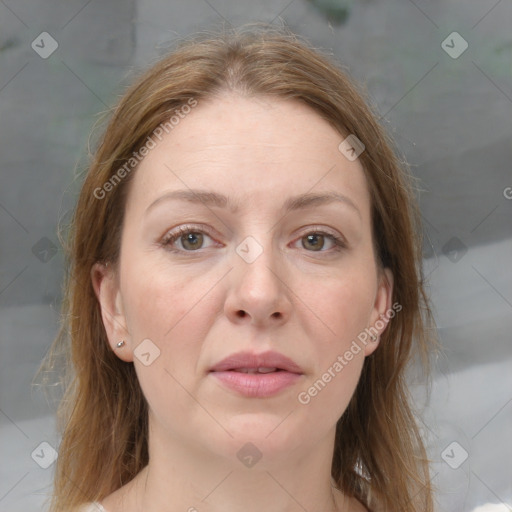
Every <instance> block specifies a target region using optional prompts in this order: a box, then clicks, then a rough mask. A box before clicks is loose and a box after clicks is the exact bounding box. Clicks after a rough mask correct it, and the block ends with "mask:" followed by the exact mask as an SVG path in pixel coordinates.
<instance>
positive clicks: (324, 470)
mask: <svg viewBox="0 0 512 512" xmlns="http://www.w3.org/2000/svg"><path fill="white" fill-rule="evenodd" d="M333 440H334V433H332V436H329V438H328V439H327V438H326V439H323V440H322V441H321V442H320V443H318V444H316V445H312V446H309V447H307V448H301V449H296V450H288V451H287V452H285V453H281V454H279V453H278V452H276V451H275V450H273V449H272V448H271V447H270V445H266V446H265V447H263V446H262V450H261V451H259V450H258V449H257V448H256V447H255V446H254V445H247V444H246V443H240V448H242V446H245V448H243V449H242V450H240V448H238V449H237V448H236V447H237V446H238V444H237V443H236V442H235V441H233V440H231V441H232V444H233V447H234V449H233V453H234V455H232V456H231V457H226V456H225V455H223V454H222V453H218V452H215V450H214V449H213V448H214V447H211V446H210V447H207V446H206V447H202V446H198V445H196V444H194V445H190V444H189V442H187V440H184V439H180V438H177V437H176V438H175V437H173V436H172V435H169V432H165V435H164V432H162V431H161V430H160V429H159V428H158V427H157V426H155V427H154V428H151V426H150V439H149V454H150V462H149V464H148V465H147V466H146V467H145V468H144V469H143V470H142V471H141V472H140V473H139V474H138V475H137V477H136V478H135V479H134V480H133V485H132V492H131V493H130V494H131V495H129V496H127V497H126V499H125V500H124V501H125V503H124V505H123V508H122V509H123V510H129V511H130V512H132V511H133V512H142V511H144V512H157V511H158V512H162V511H167V510H168V511H171V510H172V511H174V510H182V511H187V512H221V511H222V512H240V511H241V510H243V511H244V512H261V510H265V511H266V512H304V511H307V512H317V511H318V512H320V511H322V512H325V511H333V512H340V511H341V510H342V509H343V510H344V508H345V507H344V506H343V505H344V504H345V499H344V497H343V495H342V493H341V492H340V491H338V490H337V489H335V488H334V487H333V482H332V479H331V475H330V461H331V459H332V450H333V442H334V441H333ZM237 453H238V456H237ZM260 455H261V458H260V459H259V460H257V461H256V459H257V458H258V457H259V456H260ZM251 457H252V458H251ZM240 459H241V460H240Z"/></svg>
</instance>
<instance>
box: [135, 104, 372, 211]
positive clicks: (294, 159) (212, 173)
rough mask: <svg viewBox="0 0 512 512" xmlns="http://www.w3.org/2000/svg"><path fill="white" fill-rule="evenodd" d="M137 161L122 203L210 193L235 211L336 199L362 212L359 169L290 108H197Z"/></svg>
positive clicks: (307, 117) (308, 116) (308, 114)
mask: <svg viewBox="0 0 512 512" xmlns="http://www.w3.org/2000/svg"><path fill="white" fill-rule="evenodd" d="M168 131H169V133H164V135H163V136H161V137H160V138H161V140H158V139H157V138H156V137H154V136H153V137H152V138H153V140H154V142H155V145H154V147H153V148H152V149H151V150H150V151H149V153H148V154H147V156H145V157H144V159H143V160H142V162H141V164H140V165H139V167H138V169H137V171H136V172H135V176H134V180H133V183H132V187H131V191H130V195H129V203H130V204H131V205H132V206H135V207H142V206H143V205H145V206H146V207H147V205H149V204H150V203H151V202H153V201H154V200H155V199H157V198H158V197H159V196H161V195H162V193H163V192H164V191H165V192H168V191H172V190H186V189H188V188H194V189H208V190H211V189H215V190H217V191H218V192H220V193H222V194H223V195H225V196H228V197H231V198H232V199H233V204H236V206H237V207H238V209H239V210H240V209H242V210H243V208H244V206H247V208H249V207H250V208H254V207H255V206H256V205H260V206H264V205H268V204H269V203H272V202H274V203H276V204H277V203H281V204H282V203H284V202H285V201H286V199H287V198H288V197H291V196H294V195H299V194H304V193H306V192H310V193H319V192H322V191H329V192H339V193H342V194H344V195H346V196H348V197H351V198H352V200H353V201H354V202H355V203H358V205H359V207H360V209H362V210H363V211H364V210H368V209H369V208H368V203H369V195H368V190H367V185H366V178H365V176H364V172H363V168H362V166H361V164H360V162H359V161H358V160H354V161H349V160H348V159H347V158H346V157H345V156H344V155H343V154H342V153H341V152H340V151H339V149H338V146H339V144H340V142H341V141H342V140H343V139H344V138H345V136H344V135H341V134H339V133H338V132H337V131H336V130H335V129H334V128H333V127H332V126H331V125H330V124H329V123H328V122H327V121H326V120H324V119H323V118H322V117H321V116H320V115H319V114H318V113H317V112H315V111H314V110H313V109H312V108H310V107H309V106H307V105H305V104H303V103H301V102H299V101H295V100H286V99H276V98H268V97H256V98H245V97H241V96H239V95H236V94H223V95H221V96H219V97H215V98H210V99H208V100H200V101H198V105H197V106H195V107H194V108H193V109H191V110H190V112H189V113H188V114H186V115H183V116H182V118H180V120H179V122H178V123H177V124H175V125H174V127H173V128H172V129H171V130H168Z"/></svg>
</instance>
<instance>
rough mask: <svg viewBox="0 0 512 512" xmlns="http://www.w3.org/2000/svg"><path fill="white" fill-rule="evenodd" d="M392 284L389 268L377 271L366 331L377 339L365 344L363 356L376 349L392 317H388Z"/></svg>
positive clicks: (390, 309) (391, 298)
mask: <svg viewBox="0 0 512 512" xmlns="http://www.w3.org/2000/svg"><path fill="white" fill-rule="evenodd" d="M393 282H394V280H393V273H392V272H391V270H390V269H389V268H384V269H381V270H380V271H379V283H378V287H377V293H376V294H375V302H374V304H373V309H372V312H371V315H370V326H369V328H368V331H369V332H370V333H371V334H373V335H374V336H376V337H377V339H376V340H375V341H370V342H369V343H367V344H366V346H365V356H369V355H370V354H372V353H373V352H374V351H375V349H376V348H377V347H378V345H379V343H380V336H381V335H382V333H383V332H384V331H385V330H386V327H387V325H388V322H389V321H390V319H391V318H392V317H393V316H394V314H393V315H390V311H391V312H393V309H392V300H393ZM400 309H401V308H400Z"/></svg>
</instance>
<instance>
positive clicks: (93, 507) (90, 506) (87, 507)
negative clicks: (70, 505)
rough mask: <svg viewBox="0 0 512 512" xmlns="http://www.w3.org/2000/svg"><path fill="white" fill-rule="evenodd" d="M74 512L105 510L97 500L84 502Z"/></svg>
mask: <svg viewBox="0 0 512 512" xmlns="http://www.w3.org/2000/svg"><path fill="white" fill-rule="evenodd" d="M75 512H106V510H105V509H104V508H103V507H102V506H101V505H100V504H99V503H98V502H97V501H94V502H89V503H84V504H83V505H81V506H80V507H78V508H77V509H76V511H75Z"/></svg>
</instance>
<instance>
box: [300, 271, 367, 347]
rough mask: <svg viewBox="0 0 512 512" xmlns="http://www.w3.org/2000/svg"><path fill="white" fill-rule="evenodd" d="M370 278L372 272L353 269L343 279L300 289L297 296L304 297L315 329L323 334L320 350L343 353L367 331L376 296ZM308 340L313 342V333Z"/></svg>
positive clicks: (309, 285) (313, 283)
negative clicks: (343, 350)
mask: <svg viewBox="0 0 512 512" xmlns="http://www.w3.org/2000/svg"><path fill="white" fill-rule="evenodd" d="M371 276H372V272H371V269H361V271H358V270H357V268H356V269H354V270H351V271H350V272H347V273H346V276H344V277H337V276H335V277H332V278H323V279H321V280H320V281H319V282H320V285H319V284H318V282H316V283H315V282H311V283H305V284H303V285H302V287H303V288H302V291H301V293H300V294H298V295H299V296H300V297H305V300H304V303H305V304H306V305H307V306H308V308H309V309H310V313H309V314H310V316H311V318H314V319H315V320H314V323H315V326H316V327H317V328H318V327H319V326H320V329H321V330H322V332H323V333H326V335H324V336H321V337H320V339H323V340H325V342H324V343H323V346H322V347H321V348H322V350H326V351H327V352H332V350H334V349H336V350H342V349H343V348H344V347H346V346H349V345H350V343H351V341H352V340H353V339H354V338H355V337H357V335H358V334H359V333H360V332H361V331H362V330H364V329H365V328H366V327H368V323H367V322H368V321H369V318H370V313H371V310H372V306H373V300H374V293H375V283H374V282H373V280H372V279H371ZM311 336H312V338H311V339H315V338H314V336H313V332H312V333H311ZM317 337H318V330H317Z"/></svg>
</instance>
